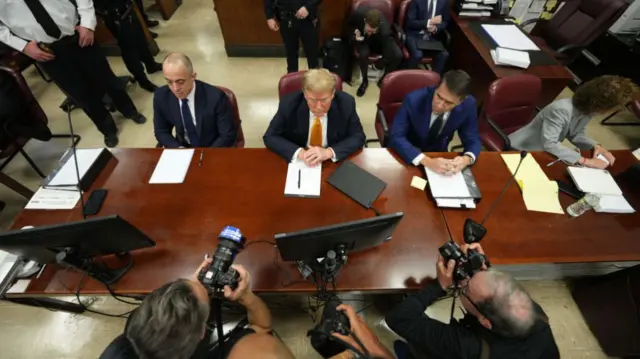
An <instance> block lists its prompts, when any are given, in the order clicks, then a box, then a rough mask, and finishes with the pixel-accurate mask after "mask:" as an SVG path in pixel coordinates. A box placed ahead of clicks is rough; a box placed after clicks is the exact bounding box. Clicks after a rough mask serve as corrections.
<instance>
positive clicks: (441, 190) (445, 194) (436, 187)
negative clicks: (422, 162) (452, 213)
mask: <svg viewBox="0 0 640 359" xmlns="http://www.w3.org/2000/svg"><path fill="white" fill-rule="evenodd" d="M424 171H425V173H426V174H427V181H428V182H429V188H430V189H431V194H432V195H433V198H471V193H469V187H467V183H466V182H465V181H464V176H462V172H458V173H456V174H454V175H452V176H445V175H441V174H438V173H436V172H433V171H432V170H430V169H429V168H427V167H425V168H424Z"/></svg>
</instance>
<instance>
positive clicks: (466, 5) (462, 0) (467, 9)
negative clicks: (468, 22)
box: [455, 0, 497, 17]
mask: <svg viewBox="0 0 640 359" xmlns="http://www.w3.org/2000/svg"><path fill="white" fill-rule="evenodd" d="M496 3H497V0H456V3H455V10H456V11H457V13H458V16H461V17H483V16H484V17H490V16H491V11H492V10H493V9H494V8H495V6H496Z"/></svg>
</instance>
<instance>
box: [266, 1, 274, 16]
mask: <svg viewBox="0 0 640 359" xmlns="http://www.w3.org/2000/svg"><path fill="white" fill-rule="evenodd" d="M264 13H265V15H266V16H267V20H269V19H273V18H274V17H275V13H274V4H273V0H264Z"/></svg>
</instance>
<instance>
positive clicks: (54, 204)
mask: <svg viewBox="0 0 640 359" xmlns="http://www.w3.org/2000/svg"><path fill="white" fill-rule="evenodd" d="M79 199H80V192H79V191H78V190H77V189H66V188H64V189H59V188H43V187H40V188H39V189H38V190H37V191H36V193H35V194H34V195H33V197H31V199H29V203H27V206H26V207H24V208H25V209H73V208H74V207H75V206H76V204H77V203H78V200H79Z"/></svg>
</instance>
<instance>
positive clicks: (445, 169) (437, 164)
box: [420, 156, 454, 175]
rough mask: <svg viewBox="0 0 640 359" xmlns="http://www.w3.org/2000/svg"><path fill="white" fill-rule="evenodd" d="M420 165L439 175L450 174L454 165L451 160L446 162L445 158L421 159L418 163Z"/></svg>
mask: <svg viewBox="0 0 640 359" xmlns="http://www.w3.org/2000/svg"><path fill="white" fill-rule="evenodd" d="M420 163H421V164H422V165H423V166H425V167H427V168H428V169H430V170H432V171H433V172H435V173H439V174H443V175H444V174H447V173H450V171H451V169H452V168H453V166H454V164H453V161H452V160H448V159H446V158H440V157H438V158H429V157H426V156H425V158H423V159H422V161H420Z"/></svg>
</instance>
